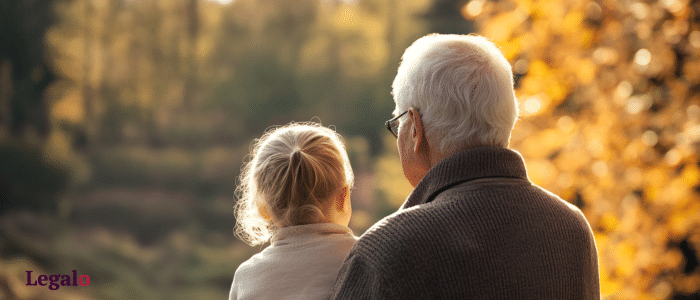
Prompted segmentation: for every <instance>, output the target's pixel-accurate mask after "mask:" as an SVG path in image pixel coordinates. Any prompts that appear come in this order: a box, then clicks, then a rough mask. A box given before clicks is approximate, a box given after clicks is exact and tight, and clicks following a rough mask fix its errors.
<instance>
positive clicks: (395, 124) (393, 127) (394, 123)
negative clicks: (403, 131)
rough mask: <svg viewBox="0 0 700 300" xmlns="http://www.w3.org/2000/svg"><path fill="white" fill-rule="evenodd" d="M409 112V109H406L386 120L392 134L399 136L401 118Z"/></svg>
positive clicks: (385, 124)
mask: <svg viewBox="0 0 700 300" xmlns="http://www.w3.org/2000/svg"><path fill="white" fill-rule="evenodd" d="M407 112H408V111H405V112H403V113H402V114H400V115H398V116H396V117H394V118H392V119H391V120H389V121H386V122H384V126H386V129H389V132H391V134H393V135H394V136H395V137H397V138H398V137H399V118H401V117H403V115H405V114H406V113H407Z"/></svg>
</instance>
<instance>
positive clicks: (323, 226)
mask: <svg viewBox="0 0 700 300" xmlns="http://www.w3.org/2000/svg"><path fill="white" fill-rule="evenodd" d="M332 234H350V235H352V230H351V229H350V228H348V227H347V226H342V225H338V224H333V223H316V224H306V225H297V226H289V227H284V228H280V229H278V230H277V231H276V232H275V234H274V235H272V238H271V239H270V242H271V243H277V244H280V245H282V244H287V243H290V242H292V241H293V240H297V239H302V240H303V239H313V238H318V237H323V236H327V235H332Z"/></svg>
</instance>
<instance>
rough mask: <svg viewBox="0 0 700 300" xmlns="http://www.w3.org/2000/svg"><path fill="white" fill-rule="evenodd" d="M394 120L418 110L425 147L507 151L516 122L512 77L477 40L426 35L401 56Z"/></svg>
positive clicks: (497, 55)
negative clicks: (481, 148)
mask: <svg viewBox="0 0 700 300" xmlns="http://www.w3.org/2000/svg"><path fill="white" fill-rule="evenodd" d="M392 88H393V91H392V95H393V96H394V102H395V103H396V109H395V110H394V115H398V114H401V113H403V112H404V111H406V110H408V108H409V107H412V106H413V107H415V108H417V109H418V110H419V112H420V114H421V118H422V120H423V124H424V127H425V131H426V136H427V138H428V143H429V144H430V145H431V146H433V147H434V146H435V145H436V146H437V149H438V151H440V152H442V153H449V152H451V151H456V150H459V149H461V148H464V147H475V146H497V147H508V143H509V141H510V132H511V130H512V129H513V126H514V125H515V122H516V120H517V118H518V103H517V99H516V98H515V94H514V91H513V72H512V70H511V66H510V64H509V63H508V60H506V58H505V57H504V56H503V54H502V53H501V51H500V50H499V49H498V47H497V46H496V45H495V44H494V43H492V42H490V41H489V40H487V39H486V38H484V37H482V36H477V35H453V34H449V35H442V34H430V35H427V36H424V37H422V38H420V39H418V40H416V41H415V42H414V43H413V44H412V45H411V46H410V47H408V48H407V49H406V52H405V53H404V54H403V57H402V62H401V65H400V66H399V70H398V74H397V75H396V78H395V79H394V83H393V84H392Z"/></svg>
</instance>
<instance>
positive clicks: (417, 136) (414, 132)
mask: <svg viewBox="0 0 700 300" xmlns="http://www.w3.org/2000/svg"><path fill="white" fill-rule="evenodd" d="M408 117H409V118H411V120H413V122H412V123H413V124H412V126H411V138H412V139H413V141H414V148H413V152H415V153H418V151H420V150H422V149H421V148H423V147H425V146H426V145H427V140H426V139H425V128H424V127H423V119H422V118H421V115H420V113H419V112H418V109H417V108H415V107H411V108H409V109H408Z"/></svg>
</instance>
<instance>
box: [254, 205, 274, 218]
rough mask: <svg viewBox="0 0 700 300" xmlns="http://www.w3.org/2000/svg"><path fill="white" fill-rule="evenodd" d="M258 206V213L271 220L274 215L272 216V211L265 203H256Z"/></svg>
mask: <svg viewBox="0 0 700 300" xmlns="http://www.w3.org/2000/svg"><path fill="white" fill-rule="evenodd" d="M256 206H257V208H258V213H259V214H260V216H261V217H263V219H265V220H267V221H270V220H271V219H272V217H270V213H269V212H268V211H267V208H265V207H264V206H263V205H260V204H259V203H258V204H257V205H256Z"/></svg>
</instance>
